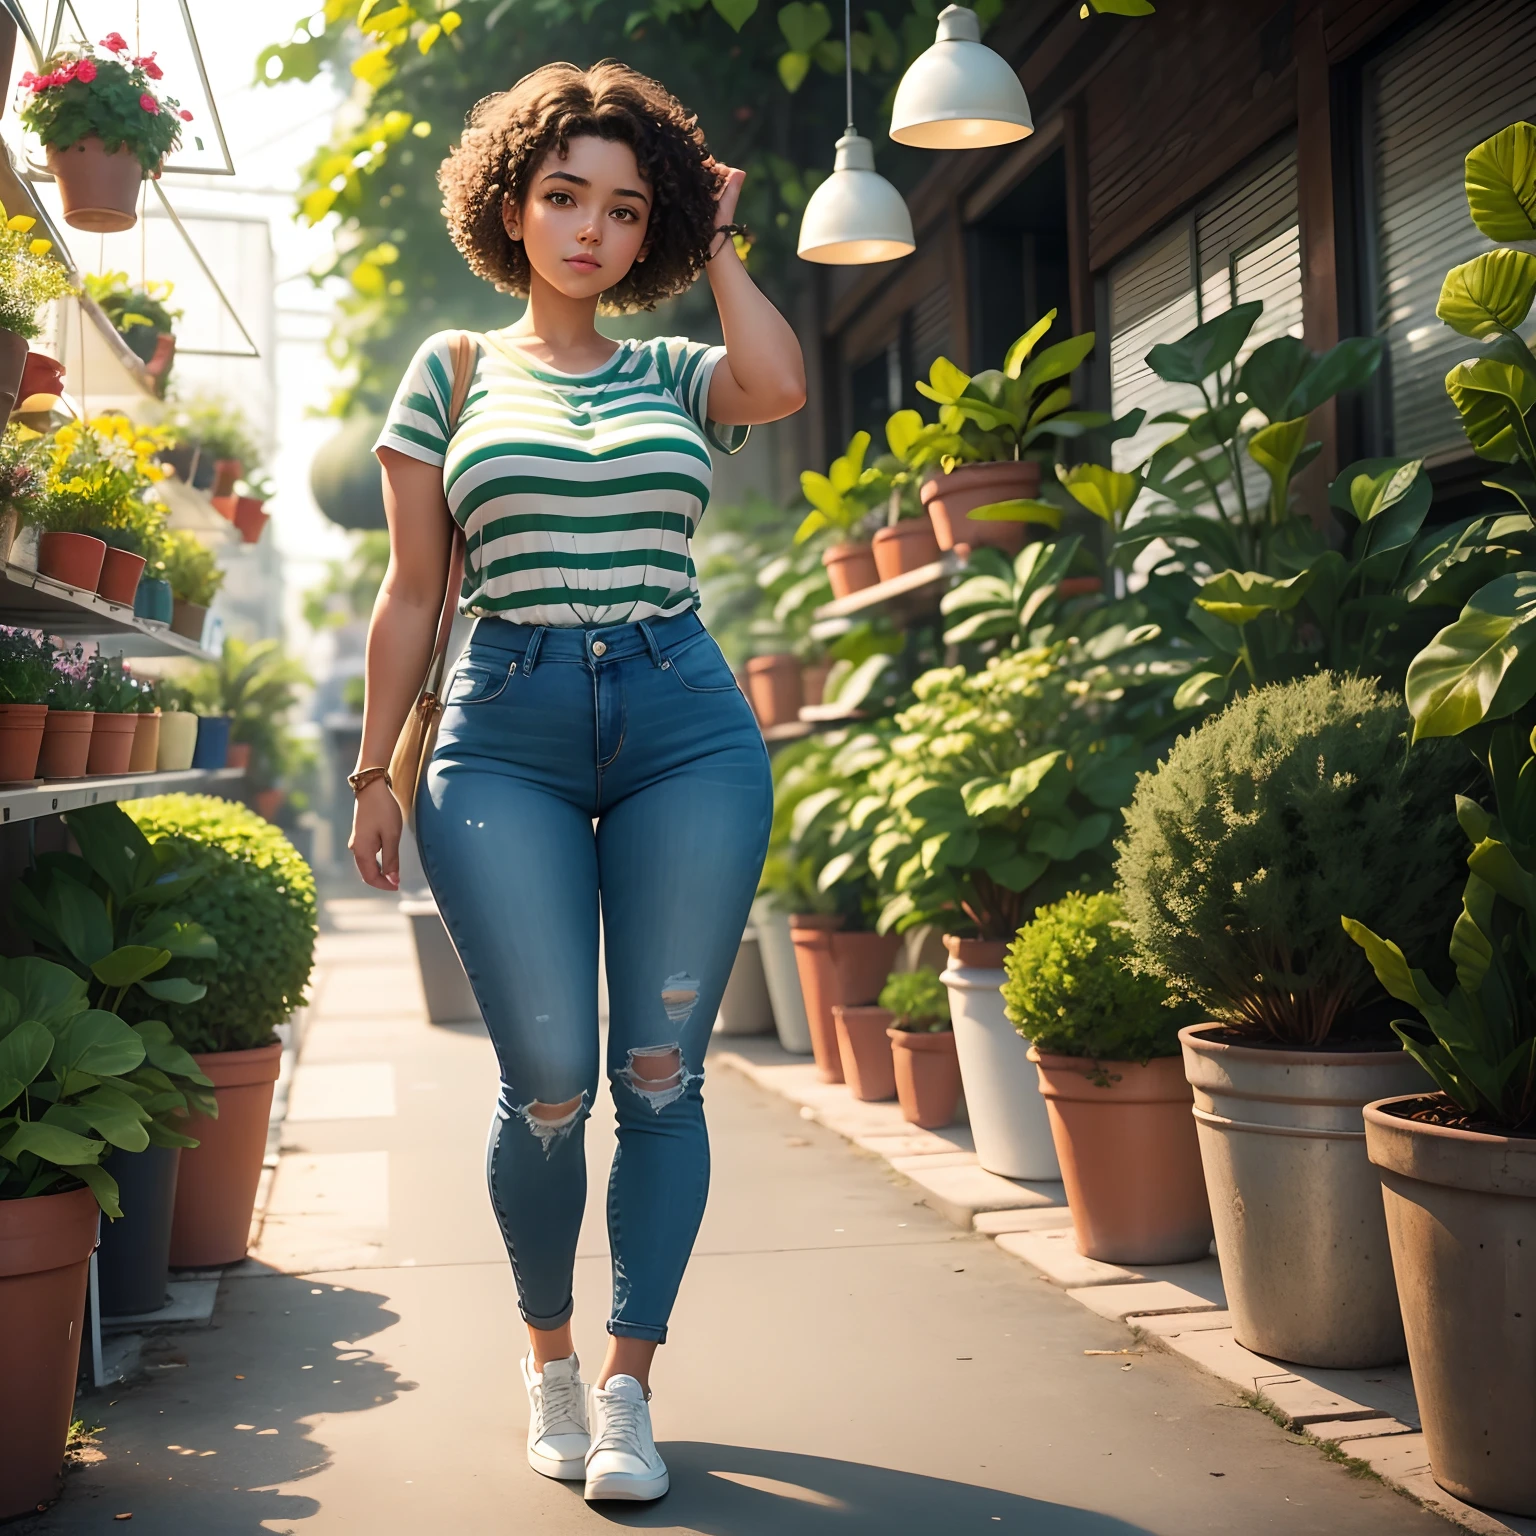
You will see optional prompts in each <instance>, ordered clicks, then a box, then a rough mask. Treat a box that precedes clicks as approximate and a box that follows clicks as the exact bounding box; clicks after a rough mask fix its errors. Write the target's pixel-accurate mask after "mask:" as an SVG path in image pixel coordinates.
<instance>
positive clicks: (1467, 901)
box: [1450, 861, 1494, 997]
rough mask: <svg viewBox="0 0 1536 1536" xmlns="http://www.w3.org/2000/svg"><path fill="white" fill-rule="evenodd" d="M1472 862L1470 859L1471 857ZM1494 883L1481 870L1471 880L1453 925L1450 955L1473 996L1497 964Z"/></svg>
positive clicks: (1459, 980) (1460, 979) (1458, 980)
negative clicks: (1493, 931)
mask: <svg viewBox="0 0 1536 1536" xmlns="http://www.w3.org/2000/svg"><path fill="white" fill-rule="evenodd" d="M1469 862H1470V861H1469ZM1493 901H1494V891H1493V887H1492V886H1491V885H1489V884H1488V883H1487V882H1486V881H1485V880H1483V879H1482V878H1481V877H1480V876H1479V875H1478V874H1477V873H1475V872H1474V874H1473V875H1472V876H1471V877H1470V878H1469V879H1468V880H1467V886H1466V890H1465V891H1464V892H1463V893H1462V898H1461V912H1460V914H1459V916H1458V917H1457V919H1456V923H1455V926H1454V927H1453V928H1452V929H1451V942H1450V956H1451V961H1452V963H1453V964H1454V965H1455V967H1456V985H1457V986H1458V987H1460V988H1461V990H1462V991H1463V992H1465V993H1466V994H1467V995H1468V996H1469V997H1476V996H1477V994H1478V993H1479V992H1480V991H1481V990H1482V986H1483V978H1484V977H1485V976H1486V975H1487V974H1488V971H1489V968H1490V967H1491V966H1492V965H1493V944H1492V941H1491V940H1490V939H1489V937H1488V930H1489V929H1490V928H1491V927H1492V926H1493Z"/></svg>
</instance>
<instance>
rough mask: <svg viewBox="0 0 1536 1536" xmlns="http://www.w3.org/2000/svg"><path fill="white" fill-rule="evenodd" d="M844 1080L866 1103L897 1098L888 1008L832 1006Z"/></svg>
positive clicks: (847, 1005) (843, 1004)
mask: <svg viewBox="0 0 1536 1536" xmlns="http://www.w3.org/2000/svg"><path fill="white" fill-rule="evenodd" d="M832 1018H833V1020H834V1021H835V1023H836V1026H837V1049H838V1054H839V1056H840V1057H841V1058H842V1063H843V1081H844V1082H845V1083H847V1084H848V1087H849V1088H850V1089H851V1090H852V1092H853V1096H854V1098H856V1099H862V1100H864V1101H865V1102H866V1103H873V1102H877V1101H878V1100H881V1099H894V1098H895V1097H896V1067H895V1064H894V1062H893V1061H892V1060H891V1042H890V1039H889V1037H888V1035H887V1031H888V1030H889V1029H890V1027H891V1013H890V1010H889V1009H887V1008H876V1007H873V1006H861V1005H859V1004H857V1003H838V1004H836V1005H835V1006H834V1007H833V1009H832Z"/></svg>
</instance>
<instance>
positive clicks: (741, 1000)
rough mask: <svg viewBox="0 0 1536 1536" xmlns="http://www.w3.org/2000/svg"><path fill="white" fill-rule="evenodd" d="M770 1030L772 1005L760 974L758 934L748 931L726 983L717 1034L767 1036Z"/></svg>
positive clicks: (717, 1019)
mask: <svg viewBox="0 0 1536 1536" xmlns="http://www.w3.org/2000/svg"><path fill="white" fill-rule="evenodd" d="M772 1030H773V1004H772V1003H770V1002H769V1000H768V982H767V979H766V978H765V977H764V975H763V959H762V952H761V950H760V949H759V947H758V942H757V931H756V930H755V929H753V928H748V929H747V931H746V932H745V933H744V934H742V936H741V947H740V948H739V949H738V950H737V951H736V963H735V964H734V965H733V966H732V967H731V974H730V977H729V979H728V980H727V981H726V983H725V993H724V995H723V996H722V997H721V999H720V1009H719V1012H718V1013H716V1015H715V1033H716V1034H717V1035H766V1034H769V1033H771V1032H772Z"/></svg>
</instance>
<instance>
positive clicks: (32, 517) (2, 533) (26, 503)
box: [0, 425, 45, 561]
mask: <svg viewBox="0 0 1536 1536" xmlns="http://www.w3.org/2000/svg"><path fill="white" fill-rule="evenodd" d="M38 443H39V439H37V438H36V437H33V436H32V435H31V434H29V433H24V432H23V431H22V430H21V428H20V427H19V426H15V425H12V426H9V427H7V428H6V430H5V432H4V434H3V435H0V560H6V561H9V560H10V559H11V554H12V550H13V547H14V546H15V545H16V542H17V539H18V536H19V535H20V534H21V533H22V532H23V530H25V529H28V528H35V527H36V523H37V512H38V506H39V503H40V502H41V499H42V495H43V487H44V483H45V482H44V470H43V460H42V457H41V455H40V453H39V452H38Z"/></svg>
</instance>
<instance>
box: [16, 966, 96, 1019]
mask: <svg viewBox="0 0 1536 1536" xmlns="http://www.w3.org/2000/svg"><path fill="white" fill-rule="evenodd" d="M0 988H4V989H5V991H7V992H10V993H12V994H14V995H15V997H16V1000H17V1003H18V1004H19V1007H20V1014H21V1017H22V1018H24V1019H36V1020H37V1021H38V1023H39V1024H45V1025H47V1027H48V1028H49V1029H50V1030H52V1031H53V1033H54V1034H55V1035H58V1034H60V1033H61V1031H62V1030H63V1028H64V1026H65V1025H66V1024H67V1023H68V1022H69V1020H70V1019H72V1018H74V1016H75V1015H76V1014H77V1013H80V1012H82V1011H83V1010H84V1008H85V1003H86V994H85V982H84V981H83V980H82V979H81V978H80V977H79V976H77V975H75V973H74V972H73V971H71V970H69V969H68V968H67V967H66V966H62V965H58V964H55V962H54V961H52V960H43V959H40V958H39V957H38V956H36V955H22V956H20V957H18V958H16V959H12V960H0Z"/></svg>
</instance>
